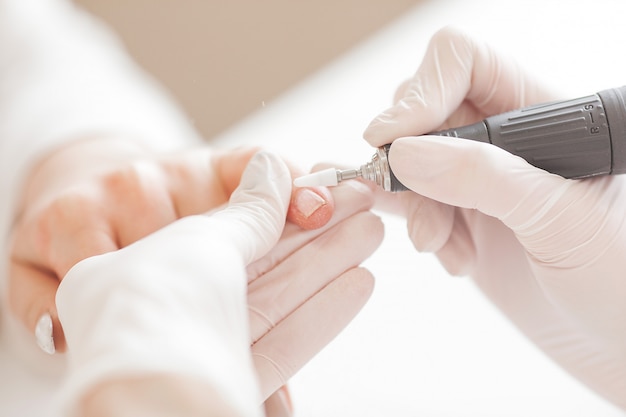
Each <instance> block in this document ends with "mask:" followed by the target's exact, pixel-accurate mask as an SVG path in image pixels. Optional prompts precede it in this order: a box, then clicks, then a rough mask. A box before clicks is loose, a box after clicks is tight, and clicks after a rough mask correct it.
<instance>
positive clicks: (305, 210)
mask: <svg viewBox="0 0 626 417" xmlns="http://www.w3.org/2000/svg"><path fill="white" fill-rule="evenodd" d="M295 205H296V207H297V209H298V211H299V212H300V213H302V215H303V216H304V217H311V215H312V214H313V213H315V212H316V211H317V210H319V208H320V207H322V206H324V205H326V200H324V199H323V198H322V197H321V196H320V195H319V194H316V193H314V192H313V191H311V190H309V189H306V188H303V189H300V190H298V193H297V194H296V198H295Z"/></svg>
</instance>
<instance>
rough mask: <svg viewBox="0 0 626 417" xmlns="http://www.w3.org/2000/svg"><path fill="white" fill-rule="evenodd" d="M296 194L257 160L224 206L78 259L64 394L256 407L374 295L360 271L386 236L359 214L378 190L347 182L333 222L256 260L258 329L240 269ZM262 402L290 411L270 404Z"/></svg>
mask: <svg viewBox="0 0 626 417" xmlns="http://www.w3.org/2000/svg"><path fill="white" fill-rule="evenodd" d="M268 176H269V178H270V179H271V180H270V181H267V179H268ZM290 189H291V184H290V175H289V171H288V170H287V168H286V167H285V166H284V164H283V163H282V162H281V161H280V159H278V158H277V157H274V156H271V155H268V154H260V155H257V156H256V157H255V158H254V159H253V160H252V162H251V163H250V165H249V166H248V168H247V169H246V171H245V174H244V176H243V179H242V182H241V185H240V187H239V188H238V189H237V190H236V191H235V192H234V194H233V196H232V198H231V201H230V204H229V206H228V208H227V209H225V210H221V211H218V212H216V213H213V214H211V215H210V216H192V217H187V218H184V219H182V220H180V221H177V222H175V223H173V224H171V225H169V226H167V227H166V228H164V229H162V230H160V231H158V232H156V233H154V234H152V235H150V236H148V237H146V238H144V239H142V240H140V241H138V242H137V243H135V244H132V245H130V246H128V247H127V248H124V249H121V250H118V251H116V252H111V253H108V254H105V255H101V256H97V257H93V258H89V259H86V260H84V261H82V262H80V263H79V264H77V265H76V266H75V267H74V268H72V269H71V270H70V272H69V273H68V274H67V276H66V277H65V278H64V280H63V281H62V284H61V286H60V287H59V291H58V295H57V306H58V310H59V316H60V319H61V321H62V323H63V326H64V328H65V332H66V337H67V340H68V347H69V364H70V372H69V374H70V376H69V380H68V383H67V385H66V388H65V401H66V403H67V404H69V405H70V406H71V407H73V409H74V410H77V411H78V412H80V413H82V415H88V416H95V415H104V416H108V415H116V416H119V415H133V416H136V415H141V414H140V413H148V414H149V415H152V416H154V415H196V414H199V415H220V416H222V415H245V416H249V415H259V414H261V411H260V409H259V404H261V402H262V400H264V399H265V398H267V397H268V396H269V395H270V394H271V393H272V392H274V391H275V390H276V389H277V388H279V387H280V386H281V385H283V384H284V382H285V381H286V379H287V378H289V377H290V376H291V375H293V373H295V372H296V371H297V370H298V369H300V368H301V367H302V366H303V365H304V363H306V362H307V361H308V360H309V359H310V358H311V357H312V356H313V355H314V354H315V353H317V351H318V350H319V349H321V348H322V347H323V346H324V345H325V344H326V343H328V341H330V340H331V339H332V338H333V337H334V336H335V335H336V334H337V333H338V332H339V331H340V330H341V329H342V328H343V327H344V326H345V325H346V324H347V323H348V322H349V321H350V320H351V319H352V317H353V316H354V315H355V314H356V312H357V311H358V310H359V309H360V308H361V306H362V305H363V304H364V303H365V301H366V300H367V298H368V297H369V294H370V293H371V290H372V285H373V280H372V277H371V275H370V274H369V272H367V271H365V270H363V269H354V267H355V266H357V265H358V264H359V263H360V262H361V261H362V260H363V259H364V258H365V257H367V256H368V255H369V254H370V253H371V252H372V251H373V250H374V249H375V247H376V246H377V245H378V243H380V239H381V238H382V228H381V225H380V222H379V221H378V219H377V218H376V217H375V216H373V215H372V214H370V213H368V212H363V211H364V210H367V209H368V208H369V207H371V204H372V197H371V192H370V190H368V189H366V188H363V187H362V186H361V185H358V186H357V187H356V188H355V187H344V188H340V187H338V188H337V190H336V191H335V197H336V198H337V211H336V213H335V215H334V217H333V219H332V220H331V223H330V224H328V225H327V226H326V227H325V228H324V229H322V230H316V231H302V230H300V229H299V228H298V227H297V226H295V225H288V226H287V228H286V230H285V233H284V236H283V239H281V241H280V243H279V244H278V245H277V246H276V247H275V248H274V249H273V250H272V251H271V252H270V253H269V254H267V255H266V256H265V257H263V258H261V259H260V260H259V261H257V262H256V263H254V264H252V265H251V266H250V267H249V269H248V275H249V279H253V281H252V282H251V284H250V287H249V292H250V304H251V306H252V307H251V311H253V316H252V318H253V319H252V320H251V321H250V325H251V332H250V330H249V327H248V319H247V313H246V310H245V302H246V294H245V282H246V281H245V280H246V276H245V275H246V273H245V269H244V267H245V265H247V264H248V263H250V262H251V261H253V260H254V259H257V258H259V257H260V256H262V255H263V254H264V253H266V252H267V251H268V250H269V249H270V248H271V247H272V246H273V245H274V243H275V242H276V240H277V239H278V236H279V234H280V231H281V229H282V227H283V224H284V218H285V211H286V209H287V204H288V202H289V193H290ZM355 213H356V214H355ZM359 233H360V234H361V236H360V240H361V241H367V242H369V243H367V244H363V245H355V247H356V249H353V250H351V251H347V254H346V256H341V257H340V259H335V258H338V256H337V253H336V252H333V250H335V251H336V250H337V246H336V245H339V244H341V242H345V241H346V240H347V239H348V237H349V236H351V235H355V234H356V235H357V236H359ZM366 233H369V234H370V236H367V237H366V236H365V234H366ZM357 238H358V237H357ZM329 240H330V241H332V242H336V244H328V245H325V244H324V243H325V242H327V241H329ZM313 254H315V255H313ZM312 256H318V257H319V259H320V261H324V263H327V264H329V267H328V268H319V267H315V268H313V267H309V268H308V269H307V267H306V265H307V264H306V263H304V262H302V259H303V258H304V259H307V260H310V259H311V257H312ZM331 257H332V259H329V258H331ZM333 260H334V262H333ZM309 265H310V264H309ZM261 275H262V276H261ZM257 277H258V279H257ZM255 317H263V318H264V319H266V320H267V321H259V320H256V319H255ZM331 318H332V320H331ZM251 341H252V342H253V344H254V345H253V347H252V351H253V353H254V355H255V360H254V365H256V368H257V370H258V373H259V379H260V381H261V387H262V395H259V392H258V391H259V388H258V385H257V381H256V373H255V371H254V369H253V363H252V361H251V360H250V342H251ZM155 399H158V401H155ZM266 409H267V412H268V415H279V414H280V413H286V412H288V410H285V407H284V405H283V404H280V402H277V401H275V400H273V401H268V402H267V403H266ZM159 413H160V414H159Z"/></svg>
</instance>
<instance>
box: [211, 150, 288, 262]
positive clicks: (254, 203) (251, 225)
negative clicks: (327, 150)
mask: <svg viewBox="0 0 626 417" xmlns="http://www.w3.org/2000/svg"><path fill="white" fill-rule="evenodd" d="M290 197H291V174H290V172H289V169H288V168H287V165H286V164H285V163H284V162H283V161H282V160H281V159H280V157H278V156H277V155H275V154H272V153H268V152H258V153H257V154H255V155H254V157H252V159H251V160H250V162H249V163H248V165H247V167H246V169H245V170H244V172H243V175H242V177H241V182H240V184H239V186H238V187H237V188H236V189H235V191H234V192H233V194H232V195H231V197H230V200H229V203H228V206H227V207H226V208H225V209H224V210H221V211H218V212H216V213H215V214H213V215H212V216H211V217H212V218H213V219H215V220H218V221H217V222H216V223H217V224H220V227H221V228H223V229H224V230H223V237H224V239H229V240H230V241H231V242H232V243H233V245H234V246H235V247H236V248H237V249H238V250H239V253H241V255H242V258H243V261H244V264H245V265H247V264H249V263H251V262H254V261H255V260H257V259H259V258H260V257H261V256H263V255H265V254H266V253H267V252H268V251H269V250H270V249H271V248H272V247H273V246H274V245H275V244H276V242H277V241H278V239H279V237H280V235H281V233H282V231H283V227H284V225H285V218H286V216H287V208H288V206H289V199H290Z"/></svg>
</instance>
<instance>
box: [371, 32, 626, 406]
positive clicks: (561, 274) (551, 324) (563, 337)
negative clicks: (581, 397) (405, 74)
mask: <svg viewBox="0 0 626 417" xmlns="http://www.w3.org/2000/svg"><path fill="white" fill-rule="evenodd" d="M548 98H550V95H549V94H548V93H547V92H546V90H544V89H542V88H540V87H539V85H538V83H537V82H536V81H534V80H533V79H532V78H530V77H528V76H527V75H525V74H524V73H523V72H522V71H520V69H519V67H518V66H517V65H516V64H515V63H514V62H513V61H511V60H509V59H506V58H504V57H502V56H500V55H499V54H498V53H497V52H495V51H494V50H493V49H491V48H490V47H488V46H487V45H485V44H483V43H481V42H479V41H476V40H473V39H471V38H469V37H468V36H467V35H465V34H463V33H460V32H458V31H456V30H451V29H445V30H443V31H440V32H439V33H438V34H437V35H435V37H434V38H433V40H432V41H431V43H430V45H429V48H428V51H427V53H426V56H425V58H424V61H423V63H422V65H421V66H420V68H419V70H418V71H417V73H416V74H415V76H414V77H413V79H411V80H410V81H409V82H407V83H406V84H405V85H404V86H403V87H402V88H401V89H400V90H399V92H398V95H397V99H398V100H399V102H398V104H397V105H395V106H394V107H392V108H391V109H389V110H388V111H386V112H384V113H382V114H381V115H380V116H379V117H378V118H376V119H375V120H374V121H373V122H372V124H371V125H370V126H369V128H368V130H367V131H366V132H365V137H366V139H367V140H368V141H369V142H370V143H371V144H372V145H375V146H380V145H383V144H385V143H389V142H392V141H393V144H392V146H391V149H390V152H389V163H390V166H391V168H392V169H393V171H394V173H395V175H396V176H397V177H398V179H399V180H400V181H401V182H402V183H403V184H405V185H406V186H408V187H409V188H410V189H412V190H413V191H414V192H415V193H404V194H403V195H396V196H387V197H384V199H385V200H387V201H386V203H387V204H392V205H395V208H396V210H398V211H401V212H403V213H404V214H405V215H406V216H407V218H408V224H409V233H410V235H411V238H412V240H413V242H414V244H415V246H416V248H417V249H419V250H427V251H433V252H435V253H436V254H437V256H438V258H439V259H440V261H441V262H442V264H443V265H444V266H445V267H446V268H447V269H448V271H450V272H451V273H453V274H459V275H463V274H468V275H471V276H472V278H473V279H474V280H475V282H476V283H477V284H478V286H479V287H480V288H481V289H482V290H483V291H484V292H485V293H486V294H487V296H488V297H489V298H490V299H491V300H492V301H493V302H494V303H495V304H496V305H497V306H498V307H499V308H500V309H501V310H502V311H503V312H504V313H505V314H506V315H507V316H508V317H509V318H510V319H511V320H512V321H513V322H514V323H515V324H516V325H517V326H518V327H519V328H520V329H521V330H522V331H523V332H524V333H525V334H526V335H527V336H528V337H529V338H530V339H532V340H533V341H534V342H535V343H536V344H537V345H538V346H539V347H541V348H542V349H543V350H544V351H545V352H546V353H547V354H548V355H549V356H550V357H551V358H552V359H554V360H555V361H556V362H558V363H559V364H560V365H562V366H563V367H564V368H565V369H566V370H568V371H569V372H570V373H571V374H572V375H574V376H576V377H577V378H578V379H580V380H581V381H583V382H584V383H585V384H587V385H588V386H589V387H590V388H592V389H594V390H595V391H596V392H598V393H599V394H601V395H603V396H604V397H605V398H607V399H609V400H611V401H612V402H614V403H615V404H617V405H620V406H621V407H623V408H626V396H625V393H626V353H625V352H626V325H624V323H625V322H624V317H626V303H625V302H624V300H626V280H625V279H624V273H623V270H624V269H626V257H625V256H624V254H625V253H626V215H625V214H624V213H626V178H625V177H623V176H617V177H603V178H595V179H589V180H566V179H563V178H561V177H559V176H556V175H553V174H550V173H547V172H545V171H542V170H540V169H537V168H535V167H533V166H531V165H529V164H528V163H526V162H525V161H524V160H523V159H521V158H519V157H516V156H513V155H511V154H509V153H507V152H505V151H503V150H501V149H499V148H496V147H494V146H491V145H487V144H484V143H476V142H473V141H468V140H462V139H457V138H448V137H438V136H426V137H415V136H414V135H418V134H424V133H426V132H430V131H434V130H438V129H442V128H447V127H452V126H459V125H464V124H468V123H471V122H475V121H477V120H480V119H482V118H484V117H485V116H488V115H491V114H496V113H501V112H503V111H506V110H511V109H513V108H518V107H523V106H525V105H530V104H535V103H537V102H543V101H547V99H548Z"/></svg>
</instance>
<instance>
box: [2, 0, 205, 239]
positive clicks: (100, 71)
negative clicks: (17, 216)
mask: <svg viewBox="0 0 626 417" xmlns="http://www.w3.org/2000/svg"><path fill="white" fill-rule="evenodd" d="M115 134H120V135H124V136H128V137H133V138H136V139H139V140H141V141H143V142H144V143H145V144H146V145H147V146H149V147H151V148H153V149H155V150H167V149H172V148H177V147H180V146H181V145H184V144H188V143H190V142H191V143H198V141H199V140H200V139H199V135H198V134H197V133H196V132H195V131H194V130H193V128H192V127H191V124H190V123H189V122H188V121H187V120H186V119H185V117H184V116H183V115H182V112H181V111H180V110H179V108H178V107H177V106H176V105H175V104H173V102H172V100H170V98H169V97H168V96H167V94H166V93H165V92H164V91H163V90H162V89H160V88H159V87H158V86H157V84H156V83H154V82H153V81H152V80H151V79H150V78H149V77H148V76H147V75H146V74H145V73H144V72H143V71H141V70H140V69H139V68H138V67H137V66H136V65H135V64H134V63H133V62H132V61H131V60H130V59H129V57H128V56H127V55H126V53H125V52H124V50H123V48H122V45H121V44H120V43H119V42H118V41H117V39H116V38H115V37H114V36H113V35H112V34H111V33H109V32H108V31H107V30H106V29H105V28H104V27H103V26H102V25H101V24H100V23H99V22H97V21H96V20H95V19H94V18H93V17H92V16H89V15H88V14H87V13H85V12H83V11H81V10H79V9H77V8H76V7H75V6H74V5H72V4H71V3H70V2H69V1H67V2H66V1H63V0H39V1H36V2H33V1H24V0H0V169H2V175H0V196H2V197H3V200H4V201H3V207H2V209H3V214H4V213H6V215H8V216H7V217H4V218H2V219H0V221H1V222H2V223H1V224H0V227H4V225H5V224H6V222H7V221H10V217H11V210H10V208H11V207H13V204H14V198H15V195H16V193H17V192H18V191H19V187H20V186H21V181H22V180H23V178H24V176H25V174H26V173H27V172H28V169H29V168H30V166H31V164H32V163H33V161H36V159H37V158H38V157H39V156H40V155H44V154H45V152H47V151H49V150H50V149H51V148H53V147H55V146H59V145H60V144H62V143H64V142H67V141H71V140H75V139H80V138H84V137H86V136H90V137H93V136H110V135H115Z"/></svg>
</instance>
